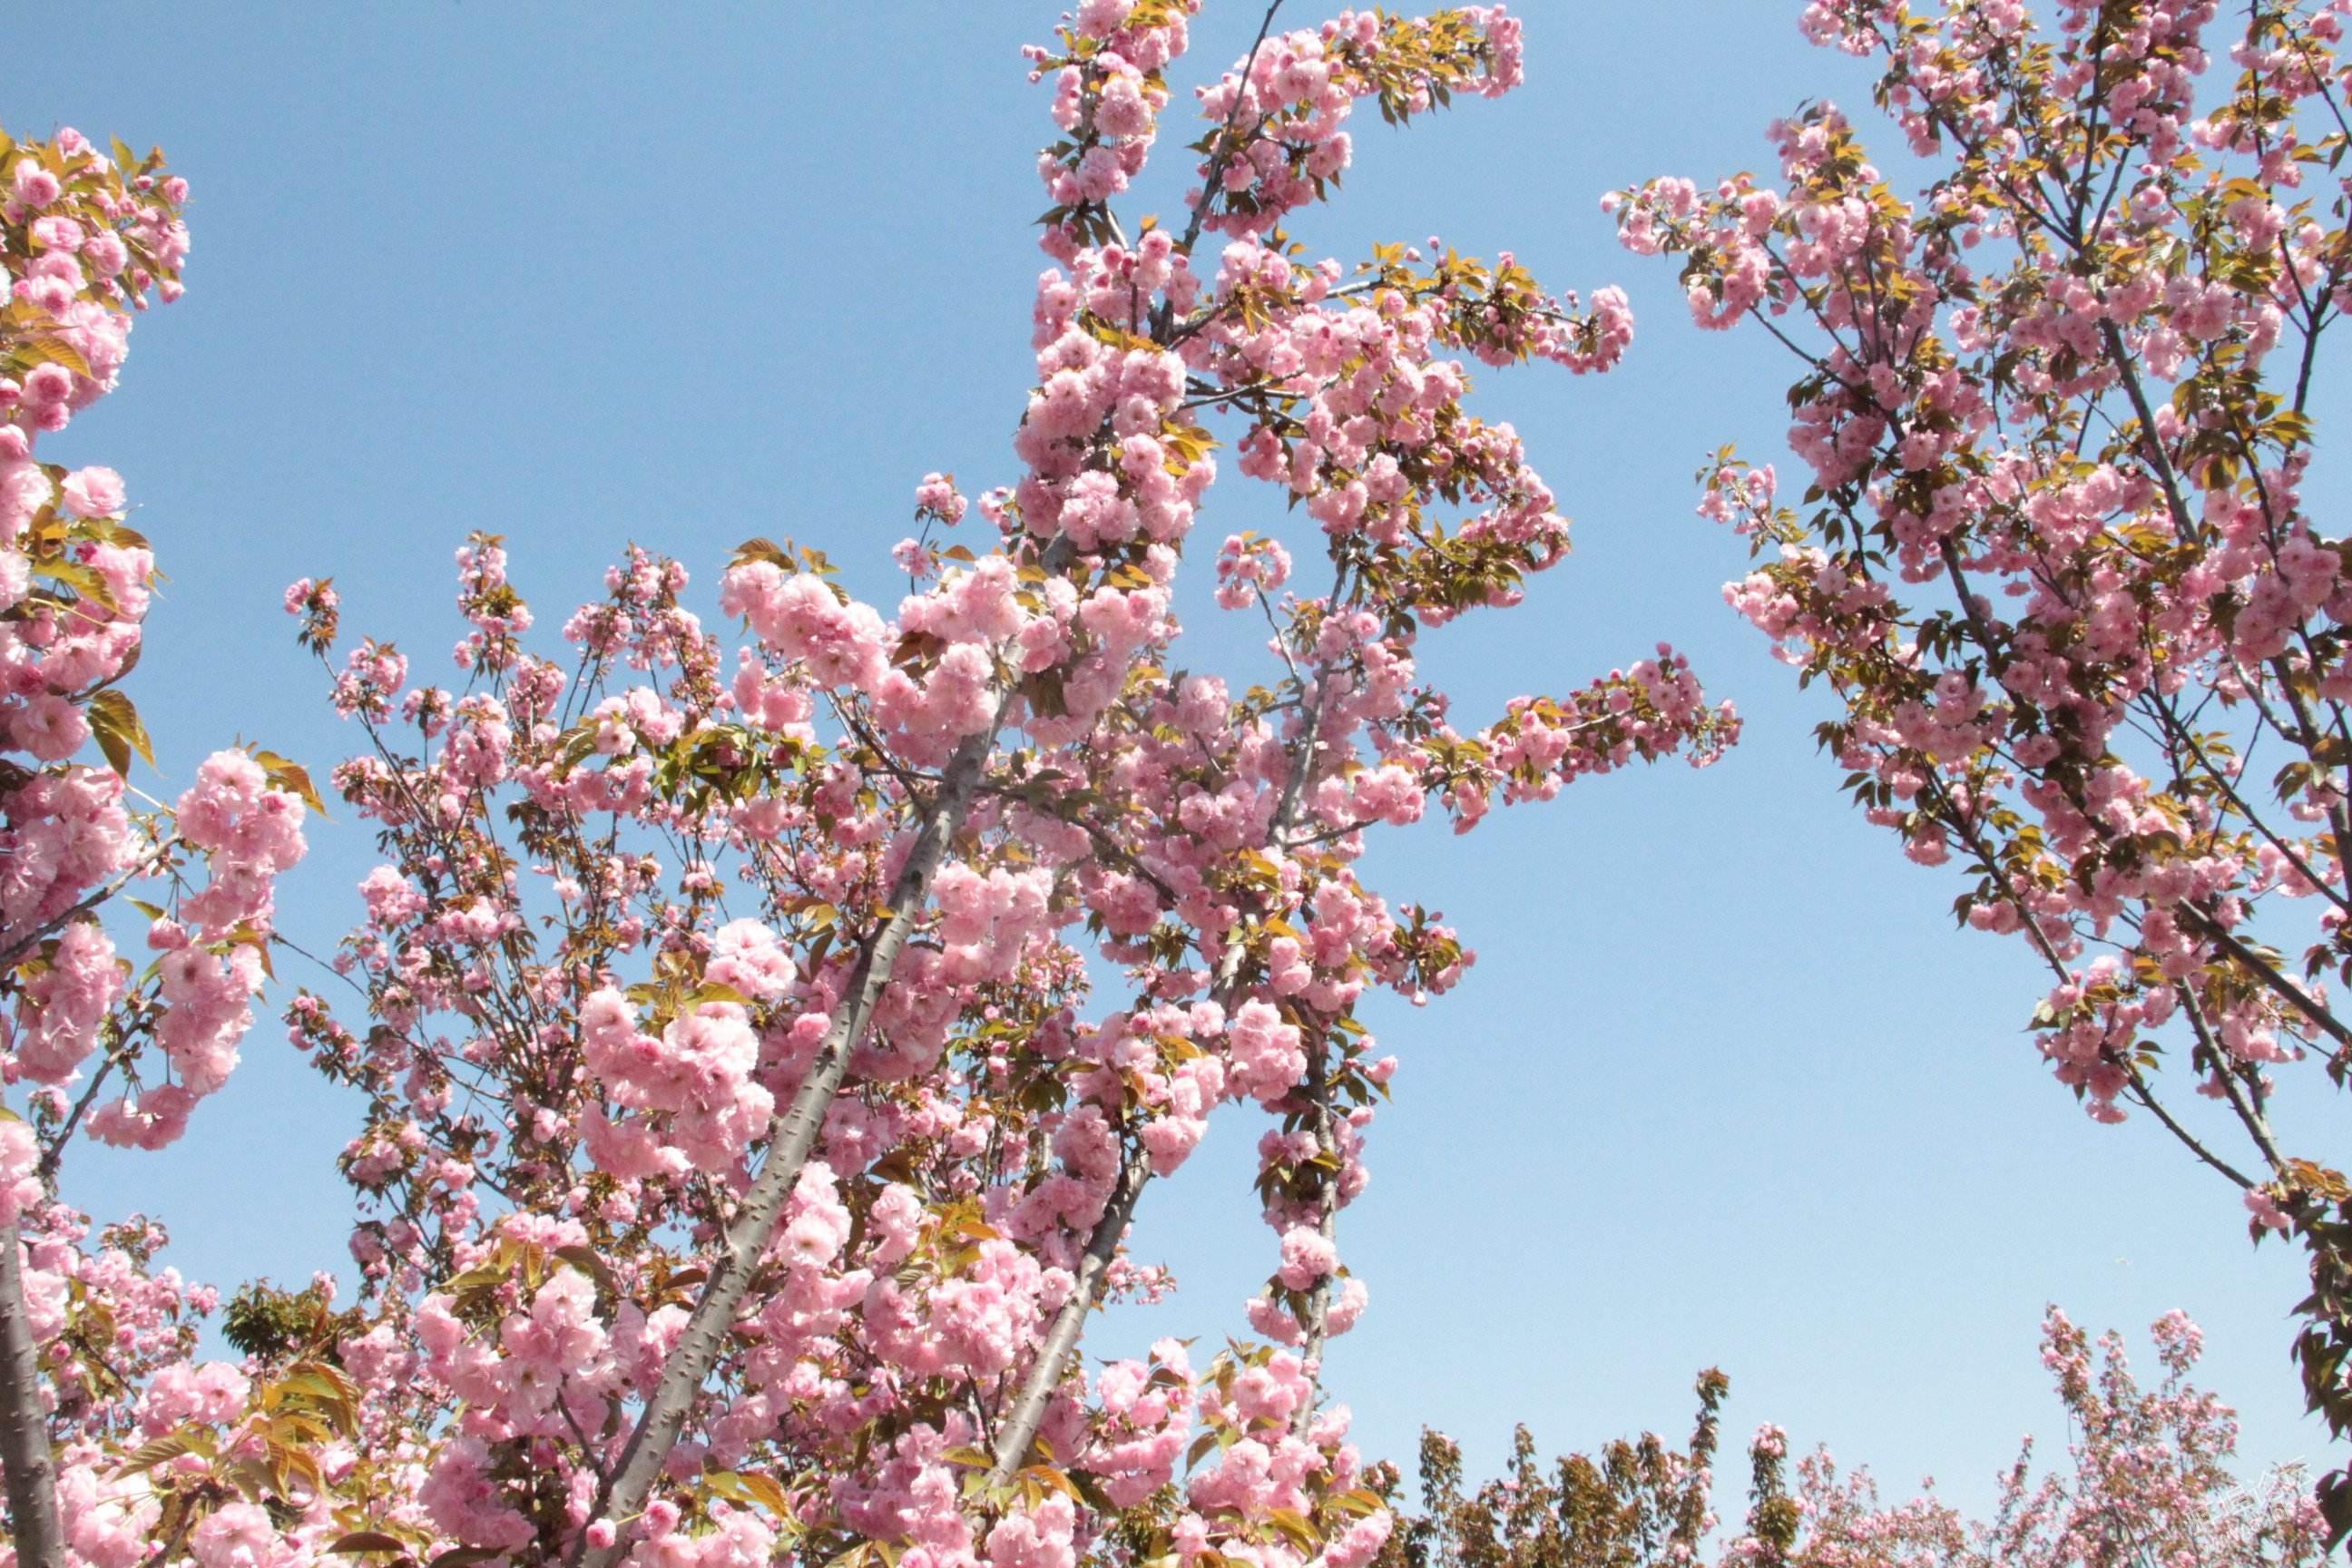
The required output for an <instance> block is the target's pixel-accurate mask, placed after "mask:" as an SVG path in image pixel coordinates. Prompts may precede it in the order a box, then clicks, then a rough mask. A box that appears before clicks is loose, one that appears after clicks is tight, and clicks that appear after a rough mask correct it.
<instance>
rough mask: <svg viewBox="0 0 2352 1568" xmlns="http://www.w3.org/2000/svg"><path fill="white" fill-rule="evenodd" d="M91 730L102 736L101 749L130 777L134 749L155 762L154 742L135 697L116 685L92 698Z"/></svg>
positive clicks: (92, 732)
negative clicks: (142, 718) (124, 693)
mask: <svg viewBox="0 0 2352 1568" xmlns="http://www.w3.org/2000/svg"><path fill="white" fill-rule="evenodd" d="M89 728H90V733H91V734H93V735H95V736H96V737H97V738H98V749H99V750H100V751H101V752H105V753H106V760H107V763H109V765H110V766H111V767H112V768H113V769H114V771H115V772H116V773H118V774H120V775H121V776H123V777H125V778H128V777H129V776H130V774H131V752H133V751H134V750H135V751H137V752H138V753H139V754H140V755H141V756H142V757H143V758H145V759H146V761H147V765H148V766H149V767H151V768H152V767H153V766H154V765H155V746H154V742H152V741H150V740H149V739H148V738H147V726H146V724H145V723H144V722H142V721H141V719H140V717H139V710H138V709H137V708H135V707H133V706H132V705H131V699H129V698H128V697H125V696H124V695H122V693H121V691H119V690H117V689H114V688H113V687H108V688H107V689H105V690H104V691H101V692H100V693H99V694H98V695H97V696H95V697H93V698H91V699H90V700H89Z"/></svg>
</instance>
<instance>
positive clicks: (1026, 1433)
mask: <svg viewBox="0 0 2352 1568" xmlns="http://www.w3.org/2000/svg"><path fill="white" fill-rule="evenodd" d="M1150 1180H1151V1160H1150V1156H1149V1155H1148V1154H1146V1153H1145V1152H1143V1145H1141V1144H1140V1143H1137V1144H1133V1145H1131V1146H1129V1149H1128V1151H1127V1153H1126V1156H1125V1157H1124V1158H1123V1159H1122V1160H1121V1161H1120V1163H1119V1167H1118V1184H1117V1185H1116V1186H1114V1187H1112V1188H1111V1194H1110V1202H1109V1203H1108V1204H1106V1205H1103V1212H1102V1218H1101V1219H1099V1220H1097V1221H1096V1222H1095V1233H1094V1235H1093V1237H1090V1238H1089V1239H1088V1240H1087V1255H1086V1258H1085V1259H1084V1260H1083V1261H1082V1262H1080V1263H1079V1265H1078V1282H1077V1284H1076V1285H1075V1286H1073V1287H1072V1288H1071V1290H1070V1299H1069V1300H1066V1301H1065V1302H1063V1303H1062V1310H1060V1311H1059V1312H1057V1313H1055V1315H1054V1326H1053V1327H1052V1328H1051V1329H1050V1330H1048V1331H1046V1334H1045V1344H1044V1345H1043V1346H1041V1347H1040V1348H1039V1350H1038V1352H1037V1359H1036V1360H1035V1361H1034V1362H1033V1363H1030V1367H1029V1381H1028V1383H1027V1384H1025V1385H1024V1387H1023V1388H1022V1390H1021V1397H1020V1399H1019V1400H1017V1401H1016V1402H1014V1404H1013V1408H1012V1409H1011V1410H1009V1411H1007V1412H1005V1415H1004V1418H1003V1420H1002V1421H1000V1422H998V1423H997V1426H996V1463H995V1464H994V1465H992V1466H991V1467H990V1468H989V1471H988V1479H989V1482H990V1484H991V1485H992V1486H1002V1485H1003V1484H1004V1483H1005V1482H1006V1481H1009V1480H1011V1479H1013V1471H1015V1470H1017V1469H1019V1468H1021V1466H1022V1463H1023V1461H1024V1460H1025V1459H1026V1458H1028V1456H1029V1445H1030V1444H1031V1443H1033V1442H1034V1441H1036V1438H1037V1428H1038V1427H1039V1426H1042V1425H1044V1423H1045V1407H1046V1406H1047V1405H1051V1404H1052V1403H1053V1401H1054V1390H1055V1389H1056V1388H1059V1387H1060V1386H1061V1385H1062V1368H1063V1366H1064V1365H1065V1363H1067V1362H1068V1361H1069V1359H1070V1357H1071V1356H1072V1355H1074V1354H1076V1352H1077V1348H1078V1341H1079V1340H1080V1339H1081V1338H1082V1337H1084V1335H1085V1333H1086V1328H1087V1313H1088V1312H1091V1311H1092V1310H1094V1308H1095V1303H1096V1302H1097V1301H1099V1300H1101V1299H1102V1291H1103V1279H1104V1278H1105V1276H1107V1275H1108V1274H1109V1272H1110V1265H1111V1260H1112V1259H1113V1258H1117V1257H1118V1243H1119V1237H1123V1236H1125V1235H1126V1234H1127V1226H1128V1222H1129V1220H1131V1219H1133V1218H1134V1217H1135V1202H1136V1200H1137V1199H1138V1198H1139V1197H1141V1196H1142V1195H1143V1187H1144V1184H1145V1183H1147V1182H1149V1181H1150Z"/></svg>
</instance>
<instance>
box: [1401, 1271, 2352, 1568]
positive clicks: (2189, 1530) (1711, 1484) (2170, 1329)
mask: <svg viewBox="0 0 2352 1568" xmlns="http://www.w3.org/2000/svg"><path fill="white" fill-rule="evenodd" d="M2149 1332H2150V1338H2152V1339H2153V1340H2154V1341H2155V1343H2156V1351H2157V1357H2158V1362H2159V1363H2160V1364H2161V1365H2162V1367H2163V1369H2164V1375H2163V1378H2162V1381H2161V1382H2160V1383H2158V1385H2157V1386H2156V1387H2154V1388H2151V1389H2142V1388H2141V1387H2140V1385H2139V1383H2138V1381H2137V1379H2136V1378H2135V1377H2134V1376H2133V1375H2132V1372H2131V1367H2130V1363H2129V1362H2128V1361H2127V1360H2126V1356H2125V1353H2124V1345H2123V1341H2122V1338H2121V1336H2119V1335H2116V1334H2113V1333H2109V1334H2105V1335H2102V1336H2101V1337H2100V1339H2099V1341H2098V1344H2097V1354H2096V1355H2094V1354H2093V1347H2092V1344H2091V1342H2090V1339H2089V1336H2087V1335H2086V1334H2084V1332H2083V1331H2082V1330H2081V1329H2079V1328H2076V1327H2075V1326H2074V1323H2072V1322H2071V1321H2068V1319H2067V1317H2066V1315H2065V1314H2064V1313H2063V1312H2062V1311H2060V1310H2058V1309H2056V1308H2055V1307H2053V1308H2052V1309H2050V1312H2049V1315H2048V1317H2047V1318H2045V1319H2044V1320H2043V1322H2042V1365H2043V1366H2044V1367H2046V1368H2047V1369H2048V1370H2049V1372H2050V1374H2051V1381H2052V1384H2053V1387H2054V1389H2055V1391H2056V1393H2057V1394H2058V1399H2059V1403H2060V1404H2061V1405H2063V1408H2064V1410H2065V1413H2066V1418H2067V1428H2068V1433H2069V1436H2068V1441H2067V1448H2066V1458H2067V1460H2068V1464H2067V1466H2066V1467H2064V1468H2050V1469H2047V1470H2044V1471H2042V1473H2041V1474H2040V1475H2039V1476H2038V1477H2037V1476H2036V1474H2035V1468H2034V1456H2033V1443H2032V1439H2030V1438H2029V1439H2028V1440H2027V1441H2026V1443H2025V1445H2024V1447H2022V1448H2021V1451H2020V1452H2019V1454H2018V1457H2017V1458H2016V1460H2015V1462H2013V1463H2012V1464H2011V1465H2010V1466H2009V1467H2008V1468H2006V1469H2004V1470H2003V1471H2001V1472H2000V1475H1999V1477H1998V1490H1997V1492H1996V1497H1995V1502H1994V1508H1993V1512H1992V1516H1991V1517H1990V1519H1985V1520H1971V1519H1969V1518H1968V1517H1967V1516H1966V1515H1964V1514H1962V1513H1961V1512H1959V1510H1957V1509H1955V1508H1953V1507H1952V1506H1951V1505H1950V1504H1949V1503H1947V1502H1945V1501H1944V1500H1942V1499H1940V1498H1938V1497H1937V1495H1936V1492H1935V1488H1934V1484H1933V1483H1932V1482H1929V1483H1927V1484H1926V1486H1925V1489H1923V1490H1922V1492H1921V1493H1920V1495H1918V1496H1917V1497H1915V1498H1913V1499H1912V1500H1909V1501H1907V1502H1905V1503H1900V1504H1896V1505H1895V1506H1892V1507H1889V1506H1887V1505H1885V1504H1883V1503H1881V1502H1880V1500H1879V1495H1878V1489H1877V1485H1876V1483H1875V1482H1874V1480H1872V1479H1871V1476H1870V1472H1869V1471H1868V1470H1866V1469H1857V1470H1853V1471H1844V1472H1842V1471H1841V1470H1840V1469H1839V1468H1838V1465H1837V1462H1836V1461H1835V1460H1834V1459H1833V1458H1832V1457H1831V1455H1830V1452H1829V1450H1828V1449H1826V1448H1817V1449H1815V1450H1814V1451H1813V1452H1812V1453H1811V1454H1808V1455H1806V1456H1804V1457H1802V1458H1800V1459H1799V1460H1798V1461H1797V1462H1796V1467H1795V1469H1796V1476H1795V1486H1794V1488H1793V1489H1791V1487H1790V1474H1789V1471H1790V1464H1789V1435H1788V1434H1787V1433H1786V1432H1784V1431H1782V1430H1781V1429H1780V1427H1778V1426H1761V1427H1759V1428H1758V1429H1757V1432H1756V1436H1754V1438H1753V1439H1752V1440H1751V1441H1750V1442H1749V1445H1748V1463H1749V1477H1750V1479H1749V1483H1748V1517H1747V1520H1746V1525H1745V1528H1744V1529H1743V1530H1741V1531H1738V1533H1737V1534H1736V1535H1733V1536H1732V1537H1731V1539H1729V1540H1728V1541H1727V1542H1724V1544H1723V1546H1722V1548H1721V1550H1720V1552H1719V1553H1717V1555H1716V1556H1715V1559H1714V1560H1715V1561H1716V1562H1717V1563H1718V1564H1720V1568H2091V1565H2094V1564H2109V1563H2162V1564H2175V1563H2178V1564H2184V1565H2185V1564H2189V1563H2196V1564H2200V1565H2201V1568H2309V1565H2314V1564H2317V1563H2325V1562H2327V1561H2330V1560H2331V1553H2330V1552H2329V1551H2328V1549H2327V1546H2326V1533H2327V1532H2326V1521H2325V1520H2324V1519H2323V1518H2322V1516H2321V1513H2320V1510H2319V1505H2318V1504H2317V1502H2316V1501H2315V1500H2314V1499H2313V1498H2312V1495H2311V1492H2310V1489H2309V1487H2308V1485H2307V1482H2306V1480H2305V1477H2304V1474H2303V1472H2302V1470H2301V1468H2299V1467H2295V1466H2287V1467H2283V1468H2279V1469H2276V1470H2273V1471H2272V1472H2270V1473H2269V1474H2267V1475H2265V1476H2262V1477H2260V1478H2256V1479H2253V1480H2252V1481H2251V1482H2248V1481H2242V1480H2241V1479H2239V1478H2238V1477H2237V1476H2236V1475H2234V1474H2233V1473H2232V1472H2231V1468H2230V1465H2229V1461H2230V1459H2231V1457H2232V1456H2233V1455H2234V1453H2235V1452H2236V1448H2237V1440H2238V1425H2237V1419H2236V1417H2235V1415H2233V1414H2232V1413H2231V1411H2230V1409H2229V1407H2228V1406H2226V1405H2223V1404H2222V1403H2221V1401H2220V1400H2219V1399H2218V1398H2216V1397H2215V1396H2214V1395H2212V1394H2208V1393H2205V1392H2203V1391H2202V1390H2200V1389H2199V1388H2197V1387H2196V1386H2195V1385H2193V1384H2191V1383H2190V1382H2189V1374H2190V1373H2191V1372H2193V1371H2194V1370H2195V1367H2196V1364H2197V1361H2198V1358H2199V1356H2200V1353H2201V1352H2202V1349H2203V1336H2202V1334H2201V1333H2200V1331H2199V1330H2198V1328H2197V1325H2196V1324H2194V1323H2192V1322H2190V1321H2189V1319H2188V1318H2187V1317H2185V1316H2183V1315H2182V1314H2180V1313H2179V1312H2174V1313H2172V1314H2170V1315H2168V1316H2167V1317H2165V1318H2163V1319H2160V1320H2159V1321H2158V1322H2157V1323H2156V1324H2155V1325H2154V1326H2153V1328H2152V1329H2151V1330H2150V1331H2149ZM1729 1391H1730V1382H1729V1380H1728V1379H1727V1378H1725V1377H1724V1375H1723V1374H1722V1373H1719V1372H1707V1373H1701V1374H1700V1377H1699V1381H1698V1395H1699V1416H1698V1425H1697V1427H1696V1430H1695V1431H1694V1433H1693V1434H1692V1436H1691V1440H1690V1443H1689V1446H1688V1447H1685V1448H1681V1449H1675V1448H1671V1447H1667V1446H1666V1444H1665V1443H1664V1442H1663V1441H1661V1440H1660V1439H1659V1438H1658V1437H1657V1436H1655V1435H1654V1434H1651V1435H1645V1436H1643V1437H1642V1438H1641V1439H1640V1440H1639V1441H1638V1442H1631V1443H1628V1442H1616V1443H1612V1444H1610V1445H1608V1446H1607V1447H1605V1448H1603V1449H1602V1450H1601V1454H1600V1457H1599V1458H1598V1459H1595V1458H1589V1457H1587V1456H1585V1455H1582V1454H1576V1455H1571V1456H1570V1457H1569V1458H1564V1459H1561V1460H1559V1461H1558V1462H1557V1463H1556V1464H1555V1465H1554V1466H1553V1467H1552V1468H1551V1469H1550V1470H1549V1472H1547V1470H1546V1469H1545V1468H1543V1466H1542V1465H1540V1464H1539V1463H1538V1460H1537V1458H1536V1449H1535V1440H1534V1439H1533V1437H1531V1436H1529V1435H1528V1429H1527V1428H1526V1427H1524V1426H1522V1427H1520V1428H1519V1429H1518V1432H1517V1442H1516V1443H1515V1445H1514V1447H1513V1453H1512V1467H1511V1472H1510V1474H1509V1476H1508V1477H1507V1479H1499V1480H1495V1481H1489V1482H1487V1483H1486V1485H1484V1486H1482V1487H1480V1488H1479V1489H1477V1490H1476V1491H1475V1492H1474V1493H1470V1494H1467V1495H1465V1492H1464V1490H1463V1488H1462V1454H1461V1450H1460V1449H1459V1448H1457V1447H1454V1444H1453V1443H1452V1442H1451V1441H1450V1440H1448V1439H1447V1438H1445V1437H1444V1436H1441V1435H1440V1434H1437V1433H1433V1432H1425V1433H1423V1436H1422V1448H1421V1483H1422V1497H1423V1511H1422V1512H1421V1513H1419V1514H1418V1515H1407V1516H1405V1517H1404V1518H1403V1519H1402V1520H1401V1521H1400V1527H1399V1528H1398V1529H1397V1530H1396V1531H1393V1532H1392V1533H1391V1536H1390V1538H1389V1541H1388V1542H1387V1544H1386V1545H1385V1546H1383V1547H1382V1549H1381V1555H1380V1557H1379V1559H1378V1560H1377V1561H1378V1562H1379V1563H1380V1564H1381V1568H1441V1565H1443V1568H1603V1565H1613V1564H1626V1563H1657V1562H1669V1563H1703V1562H1706V1561H1707V1548H1708V1541H1709V1535H1710V1532H1711V1531H1714V1530H1715V1529H1716V1527H1717V1523H1718V1521H1717V1517H1716V1514H1715V1511H1714V1489H1715V1475H1714V1468H1713V1466H1714V1460H1715V1455H1716V1451H1717V1443H1718V1441H1719V1439H1720V1431H1721V1417H1720V1412H1721V1409H1722V1405H1723V1401H1724V1398H1725V1396H1726V1395H1727V1394H1728V1393H1729ZM1382 1470H1383V1472H1384V1473H1383V1474H1381V1475H1380V1476H1378V1477H1376V1478H1375V1479H1376V1481H1377V1483H1378V1484H1379V1485H1380V1487H1381V1489H1382V1490H1383V1491H1388V1492H1391V1493H1392V1492H1393V1491H1394V1489H1395V1481H1396V1479H1397V1478H1396V1477H1395V1474H1394V1472H1393V1470H1392V1469H1391V1468H1389V1467H1382Z"/></svg>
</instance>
